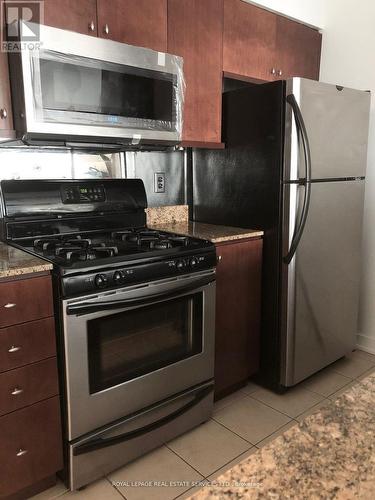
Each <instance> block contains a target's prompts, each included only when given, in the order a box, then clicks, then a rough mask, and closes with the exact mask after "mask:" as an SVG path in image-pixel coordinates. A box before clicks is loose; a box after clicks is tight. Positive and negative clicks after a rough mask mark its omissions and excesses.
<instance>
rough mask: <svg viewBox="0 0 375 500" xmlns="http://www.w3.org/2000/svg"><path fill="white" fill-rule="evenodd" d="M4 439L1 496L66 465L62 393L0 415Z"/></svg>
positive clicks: (0, 435) (0, 451)
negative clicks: (62, 426) (64, 463)
mask: <svg viewBox="0 0 375 500" xmlns="http://www.w3.org/2000/svg"><path fill="white" fill-rule="evenodd" d="M0 441H1V446H0V463H1V470H0V498H7V497H8V496H10V495H15V494H16V493H18V492H20V491H22V490H23V489H24V488H27V487H29V486H30V485H32V484H34V483H37V482H39V481H41V480H42V479H45V478H47V477H49V476H51V475H53V474H55V473H56V471H58V470H60V469H62V467H63V459H62V445H61V442H62V435H61V421H60V402H59V397H57V396H56V397H54V398H50V399H47V400H45V401H42V402H40V403H37V404H35V405H32V406H29V407H27V408H24V409H22V410H18V411H16V412H13V413H9V414H8V415H5V416H3V417H0ZM21 497H22V496H21V495H20V497H19V498H21ZM24 498H28V497H27V496H24Z"/></svg>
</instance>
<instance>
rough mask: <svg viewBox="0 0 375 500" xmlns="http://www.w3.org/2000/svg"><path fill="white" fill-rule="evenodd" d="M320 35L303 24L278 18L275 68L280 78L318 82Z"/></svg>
mask: <svg viewBox="0 0 375 500" xmlns="http://www.w3.org/2000/svg"><path fill="white" fill-rule="evenodd" d="M321 43H322V35H321V34H320V33H319V31H317V30H315V29H313V28H310V27H308V26H305V25H304V24H301V23H297V22H295V21H291V20H290V19H286V18H285V17H281V16H278V19H277V57H276V58H277V67H278V69H280V70H281V71H282V75H281V78H290V77H292V76H300V77H303V78H310V79H312V80H319V69H320V51H321Z"/></svg>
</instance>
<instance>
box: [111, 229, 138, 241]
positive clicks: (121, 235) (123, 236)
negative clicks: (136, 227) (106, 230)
mask: <svg viewBox="0 0 375 500" xmlns="http://www.w3.org/2000/svg"><path fill="white" fill-rule="evenodd" d="M132 234H134V231H133V230H132V229H126V230H125V231H114V232H113V233H111V238H112V239H114V240H122V241H126V240H127V238H128V236H130V235H132Z"/></svg>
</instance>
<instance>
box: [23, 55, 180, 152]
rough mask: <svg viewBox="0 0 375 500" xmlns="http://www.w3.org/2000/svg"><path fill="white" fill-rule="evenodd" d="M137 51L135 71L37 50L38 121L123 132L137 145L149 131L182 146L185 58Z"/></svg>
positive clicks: (33, 60) (132, 67)
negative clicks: (170, 135) (171, 136)
mask: <svg viewBox="0 0 375 500" xmlns="http://www.w3.org/2000/svg"><path fill="white" fill-rule="evenodd" d="M125 47H129V46H125ZM133 49H134V50H136V51H137V52H136V54H137V57H136V63H137V64H136V66H135V65H131V64H125V63H123V64H118V63H113V62H108V61H103V60H96V59H90V58H87V57H81V56H78V55H72V54H62V53H59V52H55V51H51V50H43V49H41V50H38V51H33V52H32V53H31V54H30V55H31V57H30V64H31V79H32V87H33V100H34V118H35V119H36V120H37V121H42V122H47V123H48V122H49V123H59V124H63V123H66V124H70V125H71V124H73V125H81V126H90V125H92V126H100V127H103V126H105V127H110V128H112V129H124V131H125V133H124V138H125V137H127V138H129V139H130V140H131V142H132V143H134V144H135V145H136V144H139V143H140V142H141V141H142V138H143V133H142V132H143V131H147V130H152V131H161V132H172V133H174V134H175V137H176V142H179V141H180V140H181V136H182V128H183V108H184V98H185V79H184V73H183V59H182V58H181V57H178V56H175V55H171V54H165V53H163V52H156V51H153V50H149V49H143V48H139V47H131V50H133ZM133 62H134V61H133ZM87 134H88V135H90V132H89V130H88V132H87Z"/></svg>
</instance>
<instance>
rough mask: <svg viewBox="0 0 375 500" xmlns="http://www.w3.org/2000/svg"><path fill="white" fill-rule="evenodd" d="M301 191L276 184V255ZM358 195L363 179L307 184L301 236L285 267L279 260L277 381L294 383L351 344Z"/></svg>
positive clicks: (359, 221) (290, 227)
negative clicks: (279, 214) (280, 210)
mask: <svg viewBox="0 0 375 500" xmlns="http://www.w3.org/2000/svg"><path fill="white" fill-rule="evenodd" d="M303 192H304V187H303V186H297V185H296V184H289V185H285V186H284V225H283V255H286V254H287V253H288V249H289V246H290V244H291V240H292V237H293V232H294V228H295V224H296V222H295V221H296V219H297V221H298V217H299V216H300V213H299V212H300V211H301V208H300V207H301V206H302V203H303V195H304V193H303ZM363 199H364V181H363V180H362V181H339V182H317V183H312V185H311V200H310V209H309V213H308V218H307V222H306V226H305V230H304V232H303V235H302V238H301V241H300V243H299V245H298V248H297V251H296V253H295V255H294V258H293V259H292V261H291V262H290V264H289V265H287V264H285V263H284V262H283V263H282V293H281V297H282V304H281V306H282V317H281V319H282V321H281V333H282V335H281V338H282V359H281V384H282V385H285V386H292V385H295V384H296V383H298V382H300V381H301V380H303V379H305V378H307V377H308V376H310V375H312V374H313V373H315V372H317V371H318V370H320V369H322V368H324V367H325V366H327V365H329V364H330V363H332V362H333V361H335V360H337V359H339V358H340V357H342V356H344V355H345V354H347V353H348V352H350V351H351V350H352V349H353V348H354V345H355V336H356V332H357V310H358V293H359V273H360V250H361V228H362V212H363Z"/></svg>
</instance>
